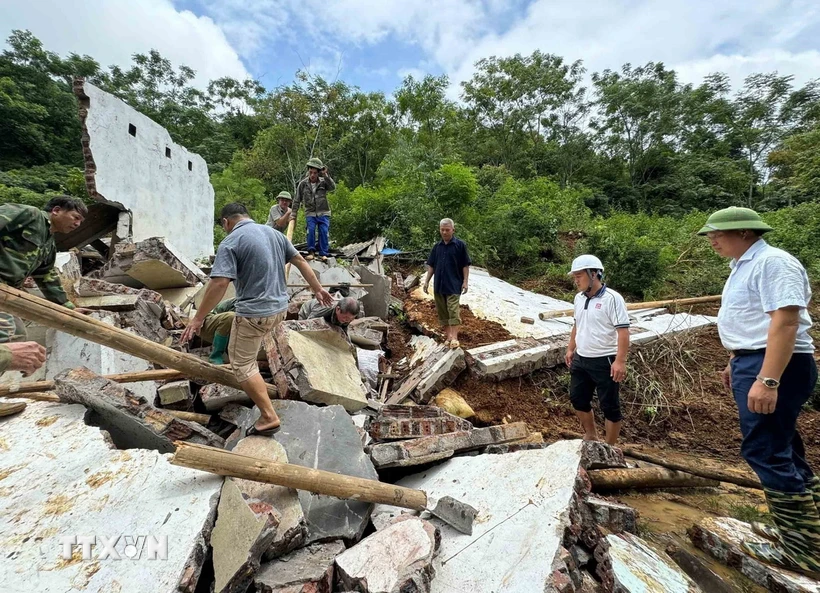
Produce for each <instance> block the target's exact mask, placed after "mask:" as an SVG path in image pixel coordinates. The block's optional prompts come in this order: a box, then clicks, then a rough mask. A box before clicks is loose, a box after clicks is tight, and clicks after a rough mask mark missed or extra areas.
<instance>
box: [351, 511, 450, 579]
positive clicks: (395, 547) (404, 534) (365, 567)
mask: <svg viewBox="0 0 820 593" xmlns="http://www.w3.org/2000/svg"><path fill="white" fill-rule="evenodd" d="M404 519H405V520H400V521H397V522H394V523H393V524H392V525H390V526H389V527H386V528H385V529H382V530H381V531H377V532H376V533H374V534H373V535H371V536H369V537H366V538H365V539H363V540H362V541H361V542H359V543H358V544H356V545H355V546H353V547H352V548H350V549H349V550H347V551H345V552H343V553H342V554H339V556H337V557H336V571H337V575H336V581H337V583H339V585H340V586H341V587H342V588H343V589H349V590H356V591H367V593H394V592H396V591H418V592H419V593H426V592H429V591H430V583H431V582H432V580H433V577H434V576H435V569H434V568H433V558H434V557H435V555H436V554H437V553H438V550H439V548H440V546H441V533H440V532H439V530H438V529H437V528H436V527H435V526H434V525H433V524H432V523H429V522H428V521H425V520H424V519H419V518H418V517H410V516H406V517H404Z"/></svg>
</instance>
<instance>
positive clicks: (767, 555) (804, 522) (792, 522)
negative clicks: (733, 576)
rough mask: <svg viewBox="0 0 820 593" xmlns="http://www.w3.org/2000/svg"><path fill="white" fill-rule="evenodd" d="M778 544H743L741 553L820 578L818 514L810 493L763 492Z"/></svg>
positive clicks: (819, 515)
mask: <svg viewBox="0 0 820 593" xmlns="http://www.w3.org/2000/svg"><path fill="white" fill-rule="evenodd" d="M764 492H765V494H766V502H767V503H768V505H769V511H770V512H771V514H772V518H773V519H774V523H775V525H776V526H777V535H778V536H779V538H778V541H767V542H761V543H758V542H743V551H744V552H746V553H747V554H749V555H750V556H752V557H753V558H756V559H758V560H761V561H763V562H768V563H770V564H775V565H777V566H781V567H783V568H785V569H787V570H793V571H795V572H800V573H803V574H806V575H808V576H810V577H812V578H815V579H820V512H818V510H817V506H815V503H814V497H813V495H812V492H810V491H806V492H800V493H790V492H778V491H777V490H769V489H768V488H765V489H764Z"/></svg>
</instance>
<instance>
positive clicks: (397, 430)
mask: <svg viewBox="0 0 820 593" xmlns="http://www.w3.org/2000/svg"><path fill="white" fill-rule="evenodd" d="M472 429H473V425H472V424H471V423H470V422H468V421H467V420H463V419H461V418H459V417H457V416H453V415H452V414H448V413H447V412H445V411H444V410H442V409H441V408H439V407H436V406H402V405H386V406H383V407H382V408H381V409H380V410H379V414H378V416H376V418H374V419H373V420H372V421H371V422H370V430H369V432H370V436H371V437H372V438H373V439H374V440H377V441H389V440H396V439H413V438H420V437H426V436H433V435H440V434H445V433H448V432H459V431H465V430H472Z"/></svg>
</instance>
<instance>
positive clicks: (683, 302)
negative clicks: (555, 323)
mask: <svg viewBox="0 0 820 593" xmlns="http://www.w3.org/2000/svg"><path fill="white" fill-rule="evenodd" d="M720 299H721V295H719V294H716V295H713V296H703V297H693V298H691V299H670V300H667V301H647V302H645V303H628V304H627V305H626V310H627V311H635V310H637V309H654V308H656V307H684V306H687V305H699V304H701V303H715V302H717V301H719V300H720ZM574 315H575V309H562V310H560V311H544V312H542V313H539V314H538V318H539V319H540V320H541V321H545V320H547V319H553V318H555V317H572V316H574Z"/></svg>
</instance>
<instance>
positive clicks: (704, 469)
mask: <svg viewBox="0 0 820 593" xmlns="http://www.w3.org/2000/svg"><path fill="white" fill-rule="evenodd" d="M623 452H624V455H628V456H629V457H632V458H634V459H640V460H641V461H647V462H649V463H654V464H655V465H661V466H663V467H666V468H668V469H672V470H678V471H682V472H687V473H690V474H692V475H694V476H700V477H702V478H708V479H711V480H719V481H721V482H728V483H729V484H736V485H738V486H744V487H746V488H755V489H757V490H763V485H762V484H761V483H760V481H759V480H757V479H755V478H753V477H751V476H745V475H743V474H744V473H745V472H739V471H732V469H731V468H726V469H721V468H716V467H710V466H709V464H708V463H707V462H706V461H704V462H702V463H698V460H696V459H692V461H691V462H689V461H688V460H683V459H670V458H669V457H666V456H663V455H661V454H654V453H648V452H646V451H642V450H640V449H636V448H635V447H631V446H629V445H625V446H624V447H623Z"/></svg>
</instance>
